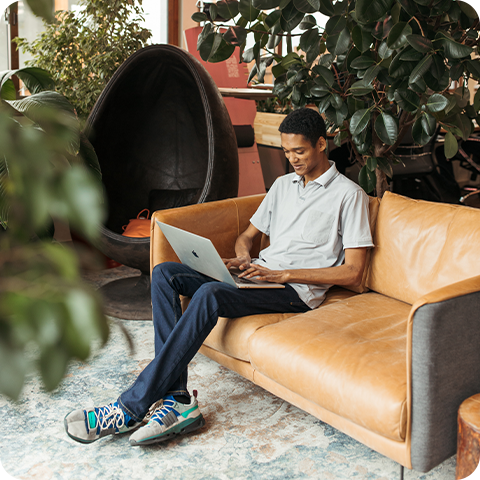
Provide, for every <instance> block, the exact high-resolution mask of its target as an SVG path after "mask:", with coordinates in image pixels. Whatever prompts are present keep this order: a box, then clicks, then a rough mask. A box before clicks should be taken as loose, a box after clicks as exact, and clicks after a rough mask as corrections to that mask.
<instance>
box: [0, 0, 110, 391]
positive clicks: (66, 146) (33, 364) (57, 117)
mask: <svg viewBox="0 0 480 480" xmlns="http://www.w3.org/2000/svg"><path fill="white" fill-rule="evenodd" d="M32 1H33V0H32ZM14 74H15V75H16V76H17V77H19V78H21V79H22V80H23V82H24V83H25V84H26V86H27V87H28V89H29V90H30V92H32V95H31V96H29V97H26V98H24V99H21V100H17V99H16V98H15V96H16V95H15V94H16V92H15V87H14V85H13V82H12V80H11V76H12V75H14ZM52 88H54V82H53V80H52V78H51V77H50V76H49V74H48V73H47V72H46V71H44V70H41V69H38V68H25V69H21V70H16V71H7V72H0V224H1V226H0V365H1V368H0V393H3V394H6V395H8V396H9V397H11V398H18V396H19V395H20V392H21V390H22V387H23V384H24V382H25V378H26V376H27V374H29V372H31V371H32V370H34V369H38V370H39V371H40V374H41V377H42V379H43V383H44V385H45V387H46V389H48V390H52V389H54V388H55V387H56V386H57V385H58V384H59V382H60V381H61V379H62V377H63V375H64V374H65V371H66V368H67V366H68V363H69V362H70V360H71V359H72V358H78V359H86V358H87V357H88V356H89V354H90V351H91V345H92V343H93V342H96V343H98V344H101V343H103V342H105V341H106V340H107V337H108V324H107V320H106V318H105V316H104V315H103V312H102V306H101V302H100V299H99V298H97V296H96V294H95V292H94V291H93V290H92V289H91V288H89V287H88V286H86V285H85V284H84V283H83V282H82V280H81V277H80V270H79V259H78V258H77V255H76V254H75V253H74V251H73V250H72V249H69V248H66V247H64V246H62V245H60V244H56V243H54V242H53V241H52V233H53V232H52V225H53V219H56V220H62V221H64V222H68V224H70V227H71V228H72V229H73V230H75V231H77V232H80V233H81V234H82V236H84V237H85V238H86V239H88V240H90V241H91V242H95V239H96V237H97V235H98V232H99V225H100V224H101V223H102V221H103V218H104V205H103V201H102V190H101V187H100V185H101V182H100V180H99V179H100V169H99V166H98V161H97V158H96V155H95V152H94V151H93V148H92V147H91V145H90V144H89V143H88V140H87V139H86V138H85V137H84V136H83V135H82V134H81V133H80V125H79V122H78V119H77V117H76V115H75V111H74V108H73V106H72V105H71V104H70V103H69V102H68V100H67V99H66V98H65V97H64V96H62V95H61V94H59V93H57V92H54V91H52V90H51V89H52Z"/></svg>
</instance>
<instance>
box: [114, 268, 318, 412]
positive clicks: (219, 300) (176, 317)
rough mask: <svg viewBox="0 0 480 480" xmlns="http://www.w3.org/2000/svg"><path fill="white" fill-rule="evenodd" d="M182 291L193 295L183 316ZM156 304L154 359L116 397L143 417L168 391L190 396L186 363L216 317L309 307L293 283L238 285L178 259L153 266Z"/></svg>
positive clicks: (193, 354)
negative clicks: (276, 286)
mask: <svg viewBox="0 0 480 480" xmlns="http://www.w3.org/2000/svg"><path fill="white" fill-rule="evenodd" d="M179 295H185V296H187V297H191V301H190V304H189V306H188V308H187V309H186V310H185V312H184V313H183V315H182V310H181V306H180V299H179ZM152 307H153V325H154V331H155V358H154V359H153V360H152V361H151V362H150V364H148V365H147V367H146V368H145V370H143V372H142V373H140V375H139V376H138V377H137V379H136V380H135V382H134V383H133V385H132V386H131V387H130V388H129V389H128V390H126V391H125V392H124V393H122V394H121V395H120V397H119V399H118V402H119V404H120V405H121V407H122V409H123V410H124V411H126V412H127V413H128V414H129V415H130V416H131V417H132V418H133V419H135V420H136V421H141V420H142V419H143V417H144V416H145V414H146V413H147V412H148V409H149V408H150V406H151V405H152V404H153V403H155V402H156V401H157V400H159V399H161V398H163V397H164V396H165V395H167V394H177V395H181V394H184V395H188V392H187V368H188V363H189V362H190V360H191V359H192V358H193V357H194V356H195V354H196V353H197V351H198V349H199V348H200V347H201V345H202V343H203V341H204V340H205V339H206V338H207V336H208V334H209V333H210V331H211V330H212V328H213V327H214V326H215V324H216V323H217V318H218V317H227V318H235V317H243V316H246V315H254V314H261V313H288V312H292V313H302V312H305V311H308V310H310V308H309V307H308V306H307V305H306V304H305V303H304V302H303V301H302V300H300V298H299V297H298V295H297V292H296V291H295V290H294V289H293V288H292V287H291V286H290V285H286V286H285V288H284V289H283V288H282V289H254V290H250V289H247V290H240V289H237V288H235V287H232V286H230V285H227V284H226V283H222V282H218V281H216V280H213V279H212V278H210V277H207V276H205V275H202V274H201V273H198V272H196V271H195V270H192V269H191V268H189V267H187V266H186V265H182V264H180V263H174V262H166V263H162V264H160V265H157V266H156V267H155V268H154V270H153V273H152Z"/></svg>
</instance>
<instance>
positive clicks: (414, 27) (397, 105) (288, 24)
mask: <svg viewBox="0 0 480 480" xmlns="http://www.w3.org/2000/svg"><path fill="white" fill-rule="evenodd" d="M315 12H320V13H322V14H323V15H325V16H326V17H328V21H327V22H326V24H325V26H320V25H318V24H317V21H316V19H315V17H314V16H313V15H312V14H313V13H315ZM209 13H210V17H211V20H208V19H207V17H206V15H205V14H204V13H202V12H196V13H195V14H193V16H192V18H193V19H194V20H195V21H199V22H204V27H203V30H202V33H201V34H200V36H199V38H198V49H199V51H200V55H201V56H202V58H203V59H204V60H208V61H215V62H218V61H223V60H225V59H227V58H228V57H229V56H230V55H231V54H232V52H233V50H234V49H235V48H239V49H240V53H241V58H242V61H244V62H247V63H248V62H252V61H255V64H254V67H253V68H252V70H251V74H250V80H251V79H253V78H255V77H256V78H257V81H258V82H263V79H264V75H265V71H266V69H267V67H270V66H271V67H272V72H273V75H274V77H275V83H274V88H273V92H274V94H275V95H276V96H277V97H278V98H279V99H281V100H283V99H286V98H288V99H290V100H291V102H292V104H293V105H294V107H300V106H304V105H306V104H307V103H313V104H315V105H316V106H317V107H318V109H319V111H320V113H323V114H325V116H326V119H327V122H328V128H329V131H330V132H336V136H335V144H336V145H340V144H341V143H342V142H348V144H349V145H350V147H351V149H352V151H353V152H354V156H355V158H356V160H357V161H358V162H359V163H360V165H361V167H362V168H361V170H360V174H359V183H360V185H361V186H362V187H363V188H364V189H365V190H366V191H367V192H369V193H370V192H372V191H374V190H375V192H376V194H377V195H378V196H380V197H381V196H382V195H383V193H384V191H385V190H386V188H387V180H386V179H387V177H391V176H392V166H393V165H394V164H395V163H397V162H398V161H399V160H398V159H397V157H396V156H395V150H396V149H397V147H398V146H399V145H400V143H401V142H402V139H403V138H404V137H405V135H406V134H407V132H411V134H412V136H413V139H414V141H415V142H416V143H417V144H420V145H424V144H426V143H427V142H429V140H430V139H431V138H432V136H433V135H434V134H435V132H436V129H437V127H438V125H440V126H441V127H442V128H443V129H444V130H445V132H446V135H445V154H446V156H447V158H451V157H453V156H454V155H455V153H456V152H457V148H458V144H457V139H459V138H461V139H467V138H468V137H469V136H470V135H471V133H472V132H473V128H474V124H473V121H474V120H476V119H477V118H478V112H479V110H480V94H479V93H478V92H477V93H476V94H475V96H473V92H472V91H471V90H470V89H469V87H468V81H469V79H474V80H478V79H479V78H480V60H479V59H478V57H477V53H478V42H479V38H478V34H479V29H480V24H479V18H478V15H477V13H476V12H475V10H474V9H473V8H472V7H471V6H470V5H469V4H468V3H466V2H463V1H460V0H459V1H454V0H356V1H354V0H345V1H336V2H334V1H332V0H291V1H288V0H240V1H239V2H237V1H234V0H228V1H223V0H222V1H220V2H217V4H216V5H215V8H214V6H213V5H212V6H211V7H210V12H209ZM216 15H218V16H219V17H222V18H223V19H225V20H231V21H233V23H234V25H226V24H225V23H224V21H223V20H222V21H216ZM297 27H299V29H300V30H301V32H302V33H299V34H296V33H293V32H294V30H295V29H296V28H297ZM295 35H298V36H299V40H300V41H299V49H298V50H294V49H293V48H292V38H293V37H294V36H295ZM249 36H250V37H253V40H254V45H253V47H251V48H248V49H246V39H247V37H249ZM283 38H285V39H286V47H287V48H286V52H284V53H282V54H279V53H278V51H276V46H277V45H278V43H279V41H280V40H281V39H283ZM452 82H456V83H457V88H456V89H455V90H451V89H450V87H451V84H452Z"/></svg>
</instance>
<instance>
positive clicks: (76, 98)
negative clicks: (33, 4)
mask: <svg viewBox="0 0 480 480" xmlns="http://www.w3.org/2000/svg"><path fill="white" fill-rule="evenodd" d="M39 3H53V2H52V1H51V0H43V1H42V2H40V1H39ZM141 5H142V0H113V1H110V2H105V1H104V0H82V1H81V2H80V3H79V5H78V7H79V8H78V9H77V10H76V11H58V12H55V18H53V19H49V20H51V21H50V23H45V30H44V31H43V32H42V33H41V34H40V35H39V36H38V38H37V39H36V40H34V41H33V42H30V43H29V42H28V41H27V40H25V39H18V38H17V39H16V42H17V44H18V45H19V47H20V48H22V49H23V51H24V52H28V53H30V54H31V55H32V56H33V60H31V61H29V62H28V64H29V65H32V66H36V67H41V68H43V69H45V70H47V71H48V72H50V73H51V74H52V76H53V79H54V81H55V83H56V88H57V91H59V92H60V93H62V94H63V95H64V96H65V97H67V98H68V99H69V101H70V102H71V103H72V105H73V106H74V107H75V108H76V110H77V114H78V115H79V117H80V118H81V119H83V120H84V119H86V117H87V116H88V115H89V113H90V111H91V110H92V108H93V106H94V105H95V102H96V100H97V98H98V97H99V95H100V93H101V92H102V91H103V89H104V88H105V86H106V84H107V82H108V80H110V78H111V77H112V75H113V74H114V73H115V71H116V70H117V68H118V67H119V66H120V65H121V64H122V63H123V62H124V61H125V60H126V59H127V58H128V57H129V56H130V55H132V54H133V53H135V52H136V51H137V50H139V49H140V48H142V47H144V46H145V45H146V43H147V41H148V39H149V38H150V37H151V35H152V34H151V32H150V30H148V29H146V28H143V26H142V22H143V16H142V15H143V10H142V7H141ZM51 8H52V10H50V12H52V11H53V5H52V6H51ZM47 10H48V9H47Z"/></svg>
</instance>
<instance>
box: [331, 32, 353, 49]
mask: <svg viewBox="0 0 480 480" xmlns="http://www.w3.org/2000/svg"><path fill="white" fill-rule="evenodd" d="M350 40H351V37H350V31H349V30H348V28H344V29H343V30H342V31H341V32H340V34H339V35H338V39H337V44H336V45H335V50H334V54H335V55H342V54H344V53H345V52H346V51H347V50H348V48H349V47H350Z"/></svg>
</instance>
